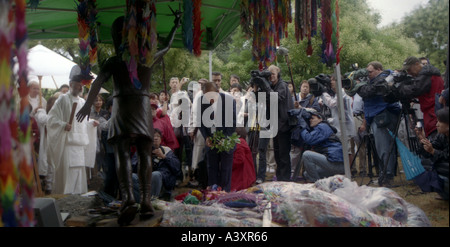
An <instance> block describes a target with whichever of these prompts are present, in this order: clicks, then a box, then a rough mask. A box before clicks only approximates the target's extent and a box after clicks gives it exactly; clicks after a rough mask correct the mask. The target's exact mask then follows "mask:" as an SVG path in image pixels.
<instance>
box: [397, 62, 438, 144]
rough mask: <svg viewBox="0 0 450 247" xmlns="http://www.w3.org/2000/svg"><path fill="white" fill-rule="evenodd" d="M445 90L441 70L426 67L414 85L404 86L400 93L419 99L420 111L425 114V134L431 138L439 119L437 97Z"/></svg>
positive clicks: (429, 66)
mask: <svg viewBox="0 0 450 247" xmlns="http://www.w3.org/2000/svg"><path fill="white" fill-rule="evenodd" d="M442 90H444V80H443V79H442V77H441V73H440V72H439V70H438V69H437V68H435V67H433V66H431V65H427V66H424V67H423V68H422V70H421V71H420V73H419V75H418V76H417V77H416V78H415V79H414V82H413V84H411V85H403V86H402V87H401V89H400V91H399V93H400V94H401V95H402V96H404V97H406V96H409V97H411V98H415V97H417V98H418V99H419V103H420V110H421V111H422V113H423V122H424V130H425V134H426V135H427V136H429V135H430V134H431V133H433V132H434V131H435V130H436V123H437V117H436V112H435V109H434V107H435V103H436V95H438V94H440V93H441V92H442Z"/></svg>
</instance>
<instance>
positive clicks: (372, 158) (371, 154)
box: [351, 114, 380, 185]
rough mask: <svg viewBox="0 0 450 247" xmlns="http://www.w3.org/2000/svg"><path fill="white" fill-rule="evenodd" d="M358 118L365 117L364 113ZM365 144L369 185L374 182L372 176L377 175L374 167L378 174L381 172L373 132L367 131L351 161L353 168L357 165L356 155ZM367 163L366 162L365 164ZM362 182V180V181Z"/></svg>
mask: <svg viewBox="0 0 450 247" xmlns="http://www.w3.org/2000/svg"><path fill="white" fill-rule="evenodd" d="M356 117H357V118H359V117H362V118H364V115H362V114H361V115H356ZM363 146H365V148H366V150H365V152H366V160H367V170H368V173H367V176H368V177H369V178H370V181H369V183H368V184H367V185H369V184H371V183H372V178H373V177H375V175H374V174H373V168H374V167H375V170H376V172H377V174H378V173H379V164H380V161H379V158H378V154H377V150H376V148H375V141H374V137H373V134H372V133H366V134H365V135H364V136H363V138H362V141H361V142H360V144H359V146H358V149H357V151H356V153H355V156H354V157H353V160H352V162H351V168H353V166H354V165H355V160H356V157H358V154H359V152H360V150H361V147H363ZM365 165H366V164H364V166H365ZM361 184H362V181H361Z"/></svg>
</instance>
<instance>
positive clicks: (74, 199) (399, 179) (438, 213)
mask: <svg viewBox="0 0 450 247" xmlns="http://www.w3.org/2000/svg"><path fill="white" fill-rule="evenodd" d="M274 175H275V174H274V173H273V172H270V171H269V172H268V173H267V177H266V178H267V179H266V181H271V180H272V179H273V176H274ZM352 180H353V181H355V182H356V183H357V184H358V185H360V186H361V185H367V186H374V187H377V185H376V183H370V184H369V182H370V181H371V179H370V178H369V177H363V178H361V177H355V178H353V179H352ZM373 180H376V177H375V178H373ZM102 183H103V180H102V179H101V177H99V176H96V177H93V178H92V179H91V180H90V182H89V190H94V191H95V190H99V189H100V188H101V187H102ZM186 184H187V180H186V181H184V182H183V183H182V184H181V185H180V186H178V187H177V188H176V189H175V191H174V193H173V196H176V195H178V194H182V193H185V192H187V191H189V190H191V188H188V187H186V186H185V185H186ZM394 185H395V186H396V187H394V188H391V189H392V190H394V191H395V192H397V194H399V195H400V197H402V198H403V199H405V200H406V201H407V202H409V203H411V204H413V205H415V206H417V207H419V208H420V209H422V210H423V211H424V213H425V214H426V215H427V216H428V219H429V220H430V222H431V225H432V227H449V202H448V201H444V200H439V199H437V198H439V195H438V194H437V193H423V192H421V190H420V188H419V187H418V186H416V185H415V184H414V183H413V182H412V181H407V180H406V179H405V176H404V174H403V173H401V172H400V173H399V174H398V175H397V176H396V177H395V180H394ZM52 197H53V198H55V199H56V201H57V204H58V207H59V209H60V210H61V211H63V212H69V213H70V215H71V216H70V217H75V216H86V215H88V214H89V213H88V211H89V209H93V208H98V207H101V206H102V201H101V200H100V199H99V198H98V197H82V196H79V195H71V196H62V195H53V196H52Z"/></svg>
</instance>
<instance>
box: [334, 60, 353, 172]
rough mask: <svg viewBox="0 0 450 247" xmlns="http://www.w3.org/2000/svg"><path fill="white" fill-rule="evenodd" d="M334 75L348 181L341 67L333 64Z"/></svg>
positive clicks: (346, 136)
mask: <svg viewBox="0 0 450 247" xmlns="http://www.w3.org/2000/svg"><path fill="white" fill-rule="evenodd" d="M335 73H336V80H337V81H336V82H337V83H336V84H337V85H336V86H337V89H336V95H337V97H338V107H339V108H338V110H339V124H340V126H341V141H342V154H343V156H344V169H345V176H346V177H347V178H348V179H351V178H352V176H351V171H350V161H349V157H348V148H349V147H348V135H347V127H346V125H345V107H344V98H343V95H342V78H341V65H340V64H335Z"/></svg>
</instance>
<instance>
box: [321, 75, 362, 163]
mask: <svg viewBox="0 0 450 247" xmlns="http://www.w3.org/2000/svg"><path fill="white" fill-rule="evenodd" d="M330 85H331V92H329V93H328V92H324V93H323V94H322V100H323V103H324V104H325V105H326V106H327V107H328V108H330V110H331V118H329V119H327V121H328V122H329V123H330V124H331V125H332V126H333V127H335V128H336V129H337V133H336V135H337V136H338V137H339V138H341V136H342V134H341V124H340V122H339V107H338V98H337V94H336V90H337V88H336V76H334V75H333V76H332V77H331V84H330ZM330 94H331V95H330ZM342 97H343V102H344V110H345V126H342V127H346V128H347V129H346V130H347V137H348V143H349V145H348V147H349V150H348V154H349V160H353V157H352V155H351V145H350V142H351V140H352V139H353V138H354V137H355V135H356V130H355V122H354V119H353V109H352V98H350V96H348V95H347V94H346V93H345V90H344V89H342ZM341 140H342V139H341Z"/></svg>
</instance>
